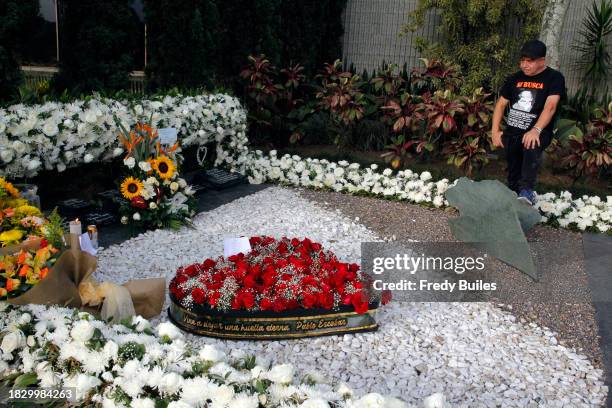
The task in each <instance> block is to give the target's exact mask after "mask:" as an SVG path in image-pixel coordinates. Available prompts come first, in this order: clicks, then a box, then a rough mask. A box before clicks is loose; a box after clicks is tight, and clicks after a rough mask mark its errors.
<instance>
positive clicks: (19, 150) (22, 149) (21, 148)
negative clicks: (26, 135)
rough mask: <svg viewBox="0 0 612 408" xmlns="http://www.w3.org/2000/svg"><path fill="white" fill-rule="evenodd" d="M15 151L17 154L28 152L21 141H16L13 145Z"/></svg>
mask: <svg viewBox="0 0 612 408" xmlns="http://www.w3.org/2000/svg"><path fill="white" fill-rule="evenodd" d="M12 146H13V150H15V151H16V152H17V154H23V153H25V151H26V145H25V143H23V142H22V141H20V140H15V141H14V142H13V144H12Z"/></svg>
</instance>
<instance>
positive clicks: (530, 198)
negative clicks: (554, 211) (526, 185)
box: [518, 190, 536, 205]
mask: <svg viewBox="0 0 612 408" xmlns="http://www.w3.org/2000/svg"><path fill="white" fill-rule="evenodd" d="M518 199H519V200H521V201H523V202H526V203H527V204H529V205H534V204H535V202H536V195H535V193H534V192H533V190H521V193H520V194H519V196H518Z"/></svg>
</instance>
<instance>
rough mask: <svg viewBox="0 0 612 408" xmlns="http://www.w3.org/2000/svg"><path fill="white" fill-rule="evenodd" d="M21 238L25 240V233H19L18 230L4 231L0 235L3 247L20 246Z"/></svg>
mask: <svg viewBox="0 0 612 408" xmlns="http://www.w3.org/2000/svg"><path fill="white" fill-rule="evenodd" d="M21 238H23V232H22V231H19V230H18V229H12V230H8V231H4V232H3V233H1V234H0V242H1V243H2V246H6V245H9V244H18V243H19V242H21Z"/></svg>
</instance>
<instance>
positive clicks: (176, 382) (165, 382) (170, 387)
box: [159, 373, 183, 395]
mask: <svg viewBox="0 0 612 408" xmlns="http://www.w3.org/2000/svg"><path fill="white" fill-rule="evenodd" d="M182 382H183V377H181V376H180V375H178V374H177V373H169V374H166V375H164V376H163V377H162V379H161V383H160V384H159V390H160V392H161V393H162V395H172V394H175V393H177V392H178V391H179V390H180V388H181V385H182Z"/></svg>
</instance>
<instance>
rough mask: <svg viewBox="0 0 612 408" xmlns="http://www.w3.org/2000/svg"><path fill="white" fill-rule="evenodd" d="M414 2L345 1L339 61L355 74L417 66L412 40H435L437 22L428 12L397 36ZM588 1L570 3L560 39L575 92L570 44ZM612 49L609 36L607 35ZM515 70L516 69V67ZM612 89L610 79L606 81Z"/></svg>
mask: <svg viewBox="0 0 612 408" xmlns="http://www.w3.org/2000/svg"><path fill="white" fill-rule="evenodd" d="M417 2H418V0H348V2H347V7H346V10H345V14H344V30H345V33H344V37H343V54H344V55H343V61H344V62H345V63H347V64H351V63H353V64H354V65H355V66H356V67H357V69H358V71H362V70H363V69H367V70H368V71H371V70H373V69H375V68H377V67H379V66H380V65H381V64H382V62H383V61H385V62H392V63H397V64H400V65H402V64H403V63H404V62H406V63H407V64H408V66H409V67H412V66H419V61H418V58H419V55H418V53H417V52H416V50H415V49H414V40H415V38H417V37H425V38H427V39H428V40H433V41H435V40H436V39H439V35H438V34H437V27H438V25H439V23H440V19H439V17H437V16H436V15H435V13H430V14H429V15H428V17H427V18H426V20H425V25H424V26H423V28H422V29H420V30H419V31H417V32H415V33H409V34H406V35H405V36H403V37H400V36H399V32H400V30H401V28H402V25H404V24H405V23H406V22H407V15H408V13H410V12H411V11H413V10H414V9H415V8H416V5H417ZM590 4H591V1H590V0H573V1H572V2H571V3H570V6H569V9H568V11H567V14H566V16H565V22H564V25H563V30H562V31H563V32H562V37H561V67H560V69H561V72H563V74H564V75H565V78H566V81H567V86H568V90H569V91H570V93H573V92H575V90H576V89H577V88H578V86H579V84H580V78H581V75H580V72H578V70H577V68H576V61H577V59H578V55H577V53H576V51H574V50H573V49H572V47H571V46H572V45H573V44H574V43H575V41H576V40H577V39H578V38H579V37H578V32H579V30H580V27H581V25H582V21H583V19H584V17H585V16H586V11H587V8H588V7H589V6H590ZM610 46H611V47H612V36H610ZM517 69H518V66H517ZM609 83H610V88H611V89H612V78H610V81H609Z"/></svg>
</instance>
